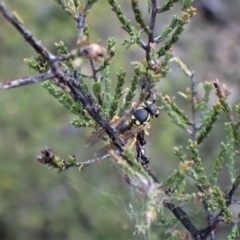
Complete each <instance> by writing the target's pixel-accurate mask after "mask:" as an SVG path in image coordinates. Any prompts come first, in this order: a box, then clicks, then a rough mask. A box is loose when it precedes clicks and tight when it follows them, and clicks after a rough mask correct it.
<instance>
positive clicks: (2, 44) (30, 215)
mask: <svg viewBox="0 0 240 240" xmlns="http://www.w3.org/2000/svg"><path fill="white" fill-rule="evenodd" d="M5 2H6V4H7V6H8V7H9V8H10V9H11V10H15V11H17V12H18V14H19V15H20V16H21V17H22V19H23V20H24V22H25V25H26V27H27V28H29V29H30V30H31V31H32V33H33V34H34V35H35V36H36V37H37V38H38V39H39V40H41V41H42V43H43V44H44V45H45V46H46V47H47V48H48V49H50V50H51V51H52V52H55V51H56V49H55V48H54V43H55V42H59V41H60V40H63V41H64V42H65V43H66V45H67V46H68V47H69V49H71V48H72V47H74V44H75V42H76V39H77V31H76V27H75V22H74V21H73V20H72V19H71V18H70V17H69V16H68V15H67V14H66V13H65V12H64V11H63V10H62V9H61V8H60V6H59V5H57V4H56V3H55V2H54V1H36V0H35V1H34V0H25V1H18V0H8V1H5ZM118 2H119V3H121V5H122V8H123V10H124V12H125V13H126V15H127V17H129V18H130V19H133V16H132V12H131V7H130V4H129V1H127V0H121V1H120V0H119V1H118ZM144 2H147V1H142V9H143V10H145V9H146V3H144ZM163 2H164V1H158V3H159V5H161V4H162V3H163ZM195 2H196V6H197V8H198V10H197V16H196V17H194V18H193V19H192V21H191V23H190V24H189V25H187V27H186V30H185V32H184V33H183V36H182V37H181V39H180V41H179V42H178V43H177V45H176V46H175V47H174V53H175V54H176V56H178V57H180V58H181V59H182V60H183V61H184V62H185V63H186V64H187V65H188V67H189V69H191V70H195V71H196V81H197V82H204V81H213V80H215V79H216V78H217V79H219V80H220V82H221V83H225V84H226V85H227V86H228V87H229V89H231V90H233V91H234V92H233V93H232V94H231V96H230V102H231V103H232V104H235V103H239V101H240V96H239V93H238V91H239V90H238V89H239V87H240V84H239V83H240V81H239V76H240V68H239V65H240V30H239V28H238V27H237V26H239V24H240V15H239V8H240V2H239V1H237V0H235V1H234V0H232V1H227V0H225V1H223V0H222V1H220V0H216V1H213V0H212V1H209V3H208V1H195ZM210 2H211V4H210ZM179 7H180V5H179V4H176V6H175V7H174V8H173V9H172V11H169V12H166V13H163V14H161V15H159V16H158V18H157V23H156V33H157V32H160V31H161V30H162V29H163V28H164V27H165V26H166V25H167V24H168V22H169V21H170V20H171V17H172V15H173V14H174V13H176V12H177V10H178V9H179ZM214 13H216V15H214ZM144 17H146V19H148V16H147V10H145V11H144ZM133 22H134V21H133ZM0 23H1V24H0V81H1V82H3V81H9V80H14V79H17V78H21V77H24V76H30V75H34V74H35V72H34V71H33V70H31V69H29V67H28V66H27V65H26V64H25V63H24V62H23V59H24V58H27V57H30V56H36V54H35V53H34V51H33V50H32V49H31V47H30V46H29V45H28V44H27V43H26V42H25V41H24V40H23V39H22V37H21V36H20V35H19V34H18V32H17V31H16V30H15V29H14V28H13V27H12V26H11V25H10V24H9V23H8V22H7V21H6V20H5V19H4V18H3V17H2V15H0ZM87 23H88V25H89V27H90V29H91V31H90V36H91V41H92V42H99V43H100V44H102V45H106V42H107V37H115V38H116V40H117V44H116V52H117V55H116V57H114V59H113V61H112V62H113V64H112V65H111V68H110V70H111V80H112V82H113V85H114V82H115V81H116V72H117V71H118V70H119V69H120V68H121V67H122V68H124V69H126V70H127V78H128V79H130V78H131V77H132V75H133V70H132V68H131V65H130V64H129V63H130V62H131V61H141V60H142V58H143V56H144V52H143V51H142V50H141V49H139V48H138V47H132V48H130V50H128V51H127V50H126V49H125V48H124V47H123V46H121V42H122V41H123V39H124V38H126V37H128V36H127V34H126V33H125V32H124V31H123V30H122V29H121V28H120V24H119V23H118V21H117V18H116V16H115V15H114V14H113V12H112V11H111V10H110V7H109V5H108V4H107V1H100V0H99V1H98V3H97V4H95V5H94V7H93V10H92V11H91V13H90V14H89V15H88V17H87ZM171 67H172V72H171V73H170V74H169V75H168V77H167V78H166V79H164V80H162V82H161V83H159V84H158V86H157V87H158V90H159V92H162V93H163V94H168V95H170V96H175V97H176V102H177V103H178V104H179V105H180V106H181V107H182V108H184V109H185V110H186V112H187V113H190V106H189V104H188V103H187V102H186V101H185V100H184V99H182V98H181V97H180V96H179V95H178V94H177V92H178V91H181V92H184V91H185V90H186V88H187V87H188V86H189V79H188V78H187V77H186V76H185V75H184V74H183V73H182V72H181V71H180V70H179V69H178V68H177V67H176V66H175V65H171ZM127 86H128V84H127V85H126V87H127ZM215 101H216V98H215V97H214V94H212V98H211V103H214V102H215ZM0 106H1V108H0V239H26V240H27V239H92V240H95V239H96V240H97V239H106V240H110V239H141V237H137V236H134V235H133V234H132V233H133V231H134V230H133V229H134V224H135V223H136V222H134V221H131V220H132V219H136V218H137V214H138V212H139V208H140V207H141V204H142V202H141V199H140V197H139V196H138V194H137V193H135V192H134V191H133V190H132V189H130V188H129V186H127V184H125V182H124V180H123V179H122V177H121V176H120V174H119V173H118V172H117V170H116V169H115V168H114V167H113V165H112V163H111V161H110V160H106V161H104V162H102V163H98V164H95V165H93V166H91V167H90V168H88V169H85V170H84V171H82V172H80V173H79V172H78V171H77V169H70V170H68V171H67V172H63V173H60V174H58V173H57V171H56V170H52V169H49V168H48V167H47V166H44V165H41V164H39V163H38V162H37V161H36V156H37V155H39V154H40V150H41V149H43V148H44V146H48V147H50V148H51V149H52V150H53V151H54V152H55V153H57V154H58V155H59V156H61V157H63V158H66V157H67V156H68V155H72V154H75V155H76V157H77V159H78V160H79V161H85V160H87V159H89V158H92V157H93V152H94V151H96V150H97V149H98V148H99V147H100V146H101V144H99V145H97V146H96V147H94V148H85V141H86V139H87V138H88V137H89V135H90V129H87V130H86V129H75V128H74V127H73V126H71V124H70V121H71V120H72V119H74V118H75V116H73V115H72V114H71V113H69V112H68V110H67V109H65V108H64V107H63V106H62V105H60V104H59V103H58V102H57V101H56V100H55V99H54V98H53V97H51V96H50V95H49V94H48V92H47V91H46V90H45V89H44V88H42V87H41V86H40V84H36V85H29V86H26V87H22V88H16V89H11V90H6V91H1V92H0ZM224 121H226V117H225V116H224V115H223V114H222V115H221V118H220V121H219V122H218V123H217V124H216V126H215V127H214V129H213V132H212V134H211V136H210V137H209V138H208V139H207V140H206V141H205V143H204V144H203V145H202V146H201V148H200V150H201V157H202V158H203V161H204V166H205V167H206V169H207V171H208V172H210V171H211V169H212V166H213V160H214V159H215V157H216V156H217V153H218V151H219V149H220V141H225V132H224V125H223V122H224ZM151 126H152V128H151V130H150V136H149V137H148V145H147V153H148V155H149V156H150V159H151V163H150V167H151V168H152V169H153V172H154V174H155V175H156V176H157V177H158V178H159V179H160V180H161V179H163V178H165V177H166V176H168V175H169V174H170V173H171V172H172V171H173V170H174V169H175V168H176V167H177V166H178V164H179V161H178V159H177V157H175V156H174V155H173V153H172V149H173V147H174V146H179V145H182V146H184V147H185V146H187V144H188V138H189V137H188V136H187V134H186V133H184V132H183V131H182V130H181V129H179V128H178V127H176V126H175V125H174V124H172V123H171V121H170V119H169V118H168V116H167V115H166V114H165V113H164V112H163V113H161V115H160V117H159V118H158V119H157V120H154V121H152V123H151ZM236 168H239V164H237V165H236ZM225 169H226V168H225ZM225 169H223V170H222V172H221V178H220V179H219V186H220V187H221V188H222V189H223V190H226V189H227V187H228V186H229V183H230V182H229V178H228V175H227V171H226V170H225ZM189 185H190V186H191V187H190V188H189V189H190V191H196V189H195V187H194V183H192V182H189ZM236 197H239V192H237V195H236ZM184 209H185V210H186V211H187V212H188V213H189V214H190V215H191V216H192V219H193V221H194V223H195V224H197V226H198V227H200V228H201V227H202V228H203V227H205V225H206V221H205V218H204V216H205V214H204V211H203V207H202V205H201V204H200V203H199V204H194V205H193V206H184ZM232 209H233V212H234V214H238V213H239V211H240V208H239V207H238V206H235V207H233V208H232ZM166 212H167V211H166ZM167 213H169V212H167ZM228 230H229V226H225V225H223V226H221V227H220V228H218V230H217V236H219V237H220V238H218V239H225V236H226V232H227V231H228ZM153 232H154V233H155V234H156V238H154V237H153V238H152V239H161V238H159V235H157V234H158V232H159V229H158V228H157V227H154V230H153Z"/></svg>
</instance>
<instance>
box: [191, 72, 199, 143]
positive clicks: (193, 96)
mask: <svg viewBox="0 0 240 240" xmlns="http://www.w3.org/2000/svg"><path fill="white" fill-rule="evenodd" d="M194 74H195V73H194V72H192V73H191V76H190V81H191V107H192V137H193V140H194V141H196V139H197V131H198V130H197V127H196V111H195V101H196V86H195V85H196V82H195V79H194Z"/></svg>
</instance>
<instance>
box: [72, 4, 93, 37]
mask: <svg viewBox="0 0 240 240" xmlns="http://www.w3.org/2000/svg"><path fill="white" fill-rule="evenodd" d="M91 7H92V3H91V1H89V0H87V3H86V5H85V7H84V10H83V11H82V13H81V14H79V16H78V17H77V18H76V19H75V20H76V21H77V29H78V34H79V36H80V37H81V36H82V35H83V33H84V30H85V18H86V16H87V15H86V12H87V11H88V10H89V9H90V8H91Z"/></svg>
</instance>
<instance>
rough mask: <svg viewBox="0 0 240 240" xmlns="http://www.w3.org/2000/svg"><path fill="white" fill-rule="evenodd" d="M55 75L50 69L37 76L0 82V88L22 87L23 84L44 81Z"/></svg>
mask: <svg viewBox="0 0 240 240" xmlns="http://www.w3.org/2000/svg"><path fill="white" fill-rule="evenodd" d="M53 77H54V74H53V73H52V71H50V70H49V71H48V72H46V73H41V74H38V75H36V76H32V77H25V78H20V79H16V80H14V81H10V82H3V83H0V89H1V90H5V89H10V88H15V87H21V86H24V85H28V84H32V83H38V82H42V81H45V80H47V79H50V78H53Z"/></svg>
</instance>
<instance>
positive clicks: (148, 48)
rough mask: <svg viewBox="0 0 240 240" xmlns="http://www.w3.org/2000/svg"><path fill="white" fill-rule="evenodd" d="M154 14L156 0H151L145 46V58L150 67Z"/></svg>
mask: <svg viewBox="0 0 240 240" xmlns="http://www.w3.org/2000/svg"><path fill="white" fill-rule="evenodd" d="M156 16H157V1H156V0H151V9H150V23H149V30H150V33H149V34H148V44H147V45H146V47H145V49H146V59H147V62H148V64H149V67H150V68H151V63H150V60H151V59H150V54H151V43H154V29H155V22H156Z"/></svg>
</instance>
